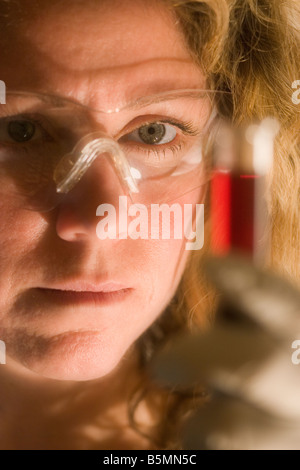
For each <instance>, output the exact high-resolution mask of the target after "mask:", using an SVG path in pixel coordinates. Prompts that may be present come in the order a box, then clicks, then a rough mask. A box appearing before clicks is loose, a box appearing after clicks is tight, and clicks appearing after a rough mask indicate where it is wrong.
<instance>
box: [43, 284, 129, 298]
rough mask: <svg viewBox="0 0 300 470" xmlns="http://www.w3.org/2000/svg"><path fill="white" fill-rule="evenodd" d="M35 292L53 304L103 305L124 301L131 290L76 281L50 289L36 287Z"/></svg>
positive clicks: (112, 285) (113, 285)
mask: <svg viewBox="0 0 300 470" xmlns="http://www.w3.org/2000/svg"><path fill="white" fill-rule="evenodd" d="M37 291H38V292H39V293H41V295H42V296H43V297H46V298H48V299H49V300H50V301H52V302H55V303H57V302H58V303H63V304H68V303H72V304H74V303H78V304H83V303H84V304H85V303H91V304H93V303H94V304H103V303H111V302H117V301H121V300H123V299H125V297H127V296H128V295H129V294H130V292H131V291H132V288H131V287H128V286H126V285H124V284H119V283H116V282H106V283H100V284H97V283H89V282H85V281H76V282H72V283H60V284H59V285H55V286H51V287H48V286H47V287H38V288H37Z"/></svg>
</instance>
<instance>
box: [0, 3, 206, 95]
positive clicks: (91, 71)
mask: <svg viewBox="0 0 300 470" xmlns="http://www.w3.org/2000/svg"><path fill="white" fill-rule="evenodd" d="M0 3H1V0H0ZM14 5H15V3H14V2H13V3H12V7H11V8H10V11H9V17H8V18H6V19H5V20H2V22H3V21H4V22H3V25H2V26H3V28H1V31H2V32H1V34H0V43H1V44H0V47H1V49H2V51H4V55H3V59H2V60H1V64H0V79H2V80H4V81H5V82H6V84H7V87H8V88H10V89H30V90H37V91H47V92H54V93H59V94H63V95H67V96H70V95H71V96H73V95H74V97H75V98H76V99H80V100H86V98H87V96H88V97H89V104H92V103H91V102H90V101H91V100H93V99H95V100H96V99H97V96H96V95H98V94H99V93H100V94H101V93H102V92H103V93H104V94H105V96H106V97H109V96H110V95H113V96H114V98H115V99H116V100H118V99H121V98H123V97H124V96H123V95H124V94H127V95H128V94H131V95H132V94H133V93H134V90H135V89H136V88H137V87H138V88H139V89H140V92H137V94H138V95H139V94H144V93H153V92H159V91H164V90H166V89H172V88H185V87H186V88H189V87H199V88H200V87H201V86H203V83H204V77H203V75H202V73H201V71H200V70H199V69H198V68H197V67H196V65H194V64H193V62H192V60H191V57H190V54H189V51H188V49H187V48H186V45H185V41H184V38H183V35H182V33H181V31H180V29H179V27H178V24H177V21H176V17H175V15H174V14H173V12H172V11H171V10H170V9H169V8H168V7H167V6H166V3H165V2H163V1H159V0H157V1H156V0H152V1H151V2H149V1H148V0H130V1H128V0H85V1H81V0H65V1H63V2H62V1H61V0H60V1H58V0H52V1H51V2H50V1H48V0H43V1H42V0H37V1H36V0H22V2H20V3H19V7H18V8H17V7H16V6H14ZM101 90H102V92H101ZM75 95H76V96H75ZM99 98H100V97H99ZM126 98H129V97H127V96H126ZM101 99H102V103H103V96H101Z"/></svg>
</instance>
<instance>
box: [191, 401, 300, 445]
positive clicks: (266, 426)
mask: <svg viewBox="0 0 300 470" xmlns="http://www.w3.org/2000/svg"><path fill="white" fill-rule="evenodd" d="M183 447H184V449H201V450H278V449H281V450H299V449H300V425H299V423H298V422H297V423H295V422H289V421H286V420H281V419H277V418H274V417H273V416H271V415H269V414H268V413H266V412H264V411H262V410H260V409H258V408H255V407H253V406H251V405H250V404H248V403H246V402H243V401H240V400H237V399H235V398H232V397H228V396H224V395H220V396H217V397H216V398H213V399H212V401H211V403H210V404H209V405H207V406H205V407H204V408H203V409H201V410H199V411H198V412H196V413H195V414H194V415H193V417H192V418H190V419H189V421H188V422H187V424H186V426H185V428H184V431H183Z"/></svg>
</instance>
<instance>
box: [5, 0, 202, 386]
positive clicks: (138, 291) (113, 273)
mask: <svg viewBox="0 0 300 470" xmlns="http://www.w3.org/2000/svg"><path fill="white" fill-rule="evenodd" d="M20 3H21V10H22V11H21V12H20V7H18V6H16V5H15V3H14V2H12V6H11V9H12V10H11V20H9V21H7V23H6V24H5V25H3V26H1V36H0V48H1V51H2V52H1V56H2V57H1V62H0V79H1V80H3V81H4V82H5V83H6V86H7V90H20V89H21V90H28V91H43V92H47V93H51V94H57V95H60V96H63V97H68V98H71V99H73V100H75V101H78V102H79V103H82V104H84V105H88V106H92V107H94V108H101V109H111V108H117V107H118V106H119V105H120V103H124V102H127V101H130V100H132V99H135V98H138V97H142V96H145V95H149V94H152V93H159V92H163V91H166V90H174V89H183V88H201V87H204V83H205V78H204V76H203V74H202V72H201V71H200V70H199V69H198V68H197V67H196V66H195V65H194V64H193V62H192V60H191V58H190V56H189V53H188V51H187V49H186V47H185V44H184V40H183V37H182V35H181V32H180V31H179V29H178V26H177V25H176V19H175V18H174V17H173V16H172V13H171V12H169V11H168V10H167V9H166V7H165V6H164V4H163V3H162V2H148V1H147V0H131V1H130V2H129V1H128V0H102V1H95V0H88V1H87V0H86V1H68V0H67V1H64V2H60V1H57V0H55V1H53V0H52V1H49V2H48V1H44V0H43V1H38V2H36V1H30V0H22V2H20ZM36 4H38V6H36ZM13 15H14V17H13ZM1 21H2V20H1ZM3 21H5V20H3ZM0 106H1V105H0ZM136 112H137V111H136ZM118 119H119V118H118V117H117V116H116V117H115V118H112V117H111V116H109V115H103V120H104V122H103V126H104V127H105V129H106V131H107V132H108V133H109V134H117V133H118V132H119V131H120V130H121V129H119V127H121V126H124V122H122V123H121V122H120V121H119V120H118ZM130 119H132V117H131V118H130ZM100 170H101V171H104V170H103V168H102V167H101V166H97V165H96V164H95V165H94V167H93V171H91V172H88V173H87V174H86V175H85V176H84V177H83V178H82V180H81V181H80V183H78V185H77V186H76V187H75V188H74V189H73V190H72V191H71V192H70V194H68V195H66V197H65V198H64V199H63V202H61V204H60V205H59V206H57V207H56V208H55V209H53V210H51V211H49V212H38V211H29V210H27V209H25V208H17V207H16V206H15V205H14V204H13V203H12V202H11V200H10V198H9V197H8V196H7V197H5V194H4V196H3V197H2V198H1V201H0V211H1V224H0V339H1V340H4V341H5V343H6V347H7V354H8V356H9V357H11V358H12V359H13V360H15V361H17V363H19V364H22V365H23V366H25V367H26V368H27V369H30V370H32V371H34V372H36V373H37V374H39V375H42V376H45V377H51V378H56V379H65V380H88V379H93V378H96V377H101V376H104V375H106V374H107V373H109V372H110V371H112V370H113V368H114V367H115V366H116V365H117V364H118V363H119V361H120V360H121V358H122V357H123V356H124V354H125V352H126V351H127V350H128V348H129V347H130V346H131V345H132V344H133V343H134V341H135V340H136V339H137V338H138V337H139V336H140V335H141V334H142V333H143V332H144V331H145V330H146V329H147V328H148V327H149V326H150V325H151V324H152V323H153V321H154V320H155V319H156V318H157V317H158V315H159V314H160V313H161V312H162V311H163V309H164V308H165V307H166V305H167V304H168V302H169V301H170V299H171V298H172V296H173V295H174V293H175V290H176V288H177V286H178V282H179V280H180V277H181V275H182V273H183V270H184V266H185V263H186V259H187V253H188V252H187V251H185V250H184V249H182V248H183V245H184V244H185V240H133V239H130V238H127V239H119V240H118V239H116V240H112V239H106V240H99V238H98V237H97V235H96V226H97V223H98V222H99V219H98V218H97V217H96V208H97V206H99V204H102V203H112V204H114V203H115V201H116V194H112V192H111V191H108V190H107V191H106V189H105V188H106V186H105V185H99V184H97V181H99V178H103V174H102V173H100ZM97 172H98V173H97ZM0 184H1V181H0ZM117 196H118V195H117ZM199 196H201V193H200V192H199V191H193V192H190V193H188V194H186V195H185V196H184V197H182V198H181V199H179V200H178V201H177V202H179V203H180V204H182V205H183V204H184V203H196V202H201V201H199ZM182 253H183V254H182ZM103 290H104V291H105V292H104V293H103V292H102V294H101V293H100V294H99V292H100V291H103ZM66 291H69V292H66ZM94 291H95V292H94ZM107 291H109V292H107Z"/></svg>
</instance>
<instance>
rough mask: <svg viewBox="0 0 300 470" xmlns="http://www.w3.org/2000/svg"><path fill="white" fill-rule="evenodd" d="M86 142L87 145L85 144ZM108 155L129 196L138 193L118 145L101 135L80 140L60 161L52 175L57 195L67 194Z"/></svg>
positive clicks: (128, 166)
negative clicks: (95, 162) (95, 164)
mask: <svg viewBox="0 0 300 470" xmlns="http://www.w3.org/2000/svg"><path fill="white" fill-rule="evenodd" d="M87 140H88V142H87V143H85V142H86V141H87ZM103 154H108V155H109V158H110V159H111V161H112V162H113V165H114V167H115V169H116V171H117V173H118V176H119V178H120V179H121V181H122V182H123V183H125V185H126V187H127V189H128V191H129V194H131V193H138V192H139V190H138V187H137V183H136V179H135V178H134V176H133V175H132V173H131V167H130V165H129V162H128V160H127V158H126V155H125V154H124V152H123V150H122V149H121V147H120V145H119V144H118V143H117V142H116V141H115V140H113V139H112V138H110V137H107V136H105V135H103V134H99V133H97V134H89V135H88V136H85V137H84V138H83V139H81V140H80V141H79V142H78V143H77V145H76V146H75V147H74V149H73V151H72V152H71V153H69V154H67V155H64V157H63V158H62V159H61V160H60V162H59V163H58V165H57V166H56V168H55V170H54V174H53V179H54V182H55V184H56V192H57V193H68V192H69V191H70V190H71V189H72V188H73V187H74V186H75V185H76V184H77V183H78V182H79V181H80V179H81V178H82V176H83V175H84V174H85V173H86V171H87V170H88V168H90V166H91V165H92V164H93V162H94V161H95V160H96V158H98V157H99V156H100V155H103Z"/></svg>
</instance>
